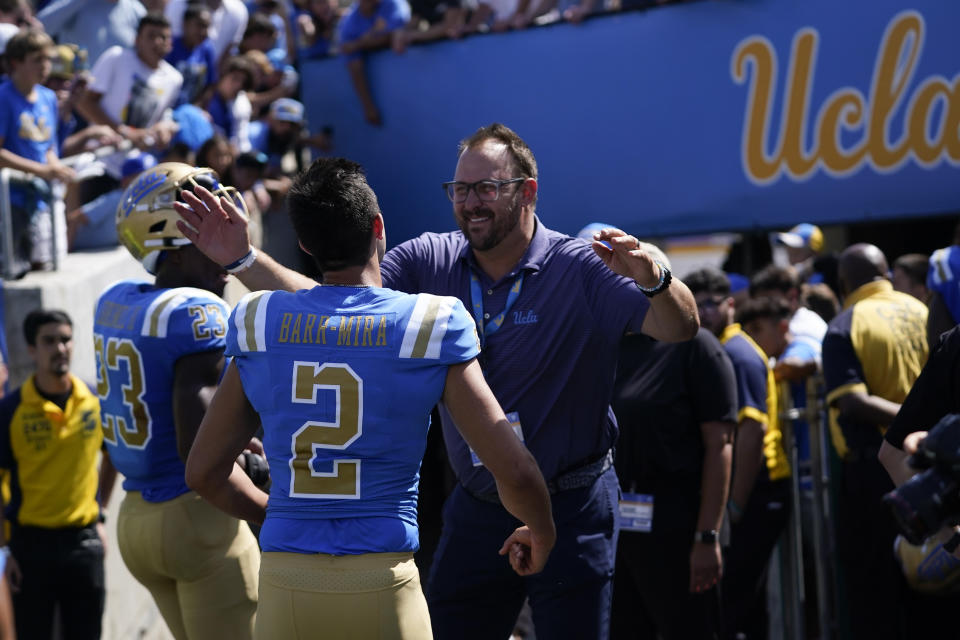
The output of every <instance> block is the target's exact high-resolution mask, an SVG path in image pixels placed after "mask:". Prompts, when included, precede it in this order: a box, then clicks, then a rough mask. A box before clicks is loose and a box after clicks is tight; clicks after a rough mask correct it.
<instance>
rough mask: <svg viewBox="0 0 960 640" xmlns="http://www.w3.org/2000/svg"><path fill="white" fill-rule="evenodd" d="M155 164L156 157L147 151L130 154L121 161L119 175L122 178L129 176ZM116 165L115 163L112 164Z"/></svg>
mask: <svg viewBox="0 0 960 640" xmlns="http://www.w3.org/2000/svg"><path fill="white" fill-rule="evenodd" d="M156 164H157V159H156V158H155V157H153V156H152V155H151V154H149V153H138V154H137V155H135V156H130V157H129V158H127V159H126V160H124V161H123V165H122V166H121V167H120V176H121V177H122V178H129V177H130V176H135V175H138V174H140V173H142V172H144V171H146V170H147V169H152V168H153V167H155V166H156ZM114 166H116V165H114Z"/></svg>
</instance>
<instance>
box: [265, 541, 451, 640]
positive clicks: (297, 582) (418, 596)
mask: <svg viewBox="0 0 960 640" xmlns="http://www.w3.org/2000/svg"><path fill="white" fill-rule="evenodd" d="M254 637H255V638H257V640H275V639H277V638H283V639H284V640H296V639H299V638H302V639H308V638H319V637H323V638H344V639H347V638H349V639H351V640H366V639H367V638H371V639H372V638H376V639H379V640H429V639H430V638H432V637H433V634H432V632H431V628H430V613H429V611H428V610H427V601H426V599H425V598H424V597H423V590H422V589H421V588H420V573H419V571H417V565H416V564H414V562H413V554H412V553H366V554H362V555H348V556H332V555H327V554H323V553H317V554H305V553H280V552H266V553H264V554H263V562H262V564H261V567H260V604H259V607H258V609H257V628H256V632H255V634H254Z"/></svg>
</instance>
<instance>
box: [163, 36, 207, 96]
mask: <svg viewBox="0 0 960 640" xmlns="http://www.w3.org/2000/svg"><path fill="white" fill-rule="evenodd" d="M166 61H167V62H169V63H170V64H171V65H173V66H174V67H176V69H177V71H179V72H180V75H182V76H183V86H182V87H181V88H180V96H179V97H178V98H177V103H176V106H180V105H181V104H186V103H189V102H193V101H194V100H196V99H197V98H198V97H199V96H200V94H201V93H202V92H203V90H204V89H205V88H207V87H209V86H212V85H213V84H214V83H216V81H217V51H216V49H215V48H214V46H213V40H211V39H210V38H207V39H206V40H204V41H203V42H201V43H200V44H198V45H197V46H196V47H194V48H193V49H187V46H186V45H185V44H184V43H183V36H176V37H175V38H174V39H173V48H172V49H171V50H170V53H168V54H167V57H166Z"/></svg>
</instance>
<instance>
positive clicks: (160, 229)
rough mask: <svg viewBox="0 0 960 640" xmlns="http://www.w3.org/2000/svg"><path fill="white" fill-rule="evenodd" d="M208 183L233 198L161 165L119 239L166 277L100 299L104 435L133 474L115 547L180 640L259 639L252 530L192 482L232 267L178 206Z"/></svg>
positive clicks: (128, 209) (206, 176) (130, 208)
mask: <svg viewBox="0 0 960 640" xmlns="http://www.w3.org/2000/svg"><path fill="white" fill-rule="evenodd" d="M198 185H203V186H204V187H206V188H207V189H210V190H212V191H213V192H214V193H217V194H218V195H221V196H224V197H228V198H231V199H235V201H237V202H239V203H242V199H236V198H235V190H233V189H231V188H229V187H223V186H221V185H220V184H219V181H218V178H217V175H216V173H215V172H214V171H213V170H211V169H204V168H195V167H191V166H188V165H185V164H181V163H169V162H168V163H163V164H159V165H157V166H156V167H153V168H152V169H149V170H147V171H144V172H143V173H142V174H141V175H140V176H139V177H138V178H137V179H136V180H135V181H134V182H133V183H131V184H130V186H129V187H128V188H127V190H126V191H125V192H124V194H123V197H122V199H121V202H120V205H119V207H118V208H117V234H118V237H119V239H120V242H122V243H123V245H124V246H125V247H126V248H127V249H128V250H129V251H130V253H131V255H133V256H134V257H135V258H137V259H138V260H140V261H141V262H142V263H143V265H144V267H146V269H147V270H148V271H149V272H150V273H152V274H154V275H155V276H156V279H155V281H154V282H148V281H140V280H125V281H121V282H117V283H115V284H113V285H111V286H110V287H108V288H107V289H106V291H104V292H103V294H101V296H100V299H99V300H98V302H97V307H96V317H95V321H94V340H95V347H96V352H97V393H98V395H99V396H100V400H101V406H102V411H103V427H104V440H105V442H106V444H107V447H108V448H109V450H110V456H111V459H112V460H113V461H114V464H115V465H116V467H117V469H118V470H119V471H120V472H121V473H122V474H123V475H124V477H125V480H124V484H123V486H124V489H125V490H126V491H127V494H126V497H125V498H124V501H123V503H122V505H121V507H120V515H119V518H118V522H117V541H118V544H119V546H120V553H121V555H122V556H123V559H124V562H125V563H126V565H127V568H128V569H129V570H130V572H131V573H132V574H133V575H134V577H135V578H136V579H137V580H139V581H140V582H141V583H142V584H143V585H144V586H145V587H147V589H149V590H150V593H151V594H152V596H153V598H154V600H155V601H156V603H157V606H158V607H159V609H160V612H161V614H162V615H163V618H164V620H165V621H166V623H167V625H168V626H169V627H170V630H171V632H172V633H173V635H174V636H175V637H176V638H177V639H178V640H180V639H197V638H202V639H204V640H207V639H210V638H213V639H216V638H229V639H230V640H234V639H237V638H240V639H242V638H250V637H251V635H252V630H253V623H254V616H255V612H256V597H257V584H258V571H259V564H260V555H259V549H258V547H257V542H256V539H255V538H254V536H253V534H252V533H251V531H250V529H249V527H248V526H247V524H246V523H244V522H241V521H239V520H236V519H234V518H231V517H229V516H227V515H226V514H224V513H222V512H221V511H219V510H217V509H215V508H214V507H212V506H211V505H210V504H208V503H207V502H205V501H204V500H203V499H201V498H200V497H199V496H198V495H196V494H195V493H193V492H192V491H190V490H189V489H188V488H187V486H186V484H185V483H184V461H185V460H186V457H187V454H188V453H189V451H190V446H191V444H192V443H193V438H194V435H195V433H196V429H197V427H198V426H199V424H200V420H201V419H202V417H203V414H204V412H205V411H206V408H207V403H208V400H209V398H210V397H211V396H212V395H213V391H214V390H215V388H216V386H217V382H218V380H219V378H220V374H221V371H222V370H223V366H224V356H223V352H224V347H225V337H226V333H227V326H226V322H227V318H228V316H229V309H228V307H227V304H226V303H225V302H224V301H223V300H222V299H221V298H220V295H221V294H222V292H223V288H224V285H225V284H226V279H227V273H226V271H225V270H224V269H223V268H222V267H220V266H219V265H217V264H215V263H214V262H212V261H211V260H209V259H208V258H206V257H205V256H204V255H203V254H201V253H200V251H198V250H197V249H196V248H195V247H194V246H193V245H192V244H190V241H189V240H187V239H186V238H185V237H184V236H183V235H182V234H181V233H180V231H179V230H178V229H177V226H176V224H175V221H176V220H177V219H178V216H177V214H176V213H175V212H174V210H173V203H174V202H175V201H176V200H177V199H178V198H179V197H180V194H181V193H182V192H183V191H185V190H187V191H192V190H193V189H195V188H196V187H197V186H198Z"/></svg>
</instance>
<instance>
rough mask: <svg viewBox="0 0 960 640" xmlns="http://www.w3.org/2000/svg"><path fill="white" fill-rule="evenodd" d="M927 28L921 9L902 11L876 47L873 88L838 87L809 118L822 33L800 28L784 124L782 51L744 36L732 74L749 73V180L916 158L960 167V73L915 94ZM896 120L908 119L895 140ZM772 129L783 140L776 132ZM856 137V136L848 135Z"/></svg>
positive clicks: (744, 76)
mask: <svg viewBox="0 0 960 640" xmlns="http://www.w3.org/2000/svg"><path fill="white" fill-rule="evenodd" d="M924 34H925V24H924V20H923V16H922V15H920V14H919V13H918V12H916V11H903V12H901V13H898V14H897V15H896V16H894V18H893V19H892V20H891V21H890V23H889V24H888V25H887V28H886V30H885V32H884V34H883V38H882V39H881V41H880V45H879V47H878V49H877V56H876V60H875V62H874V68H873V78H872V80H871V83H870V90H869V91H870V93H869V95H868V96H864V95H863V93H862V92H861V91H860V90H859V89H857V88H855V87H852V86H845V87H841V88H839V89H836V90H835V91H833V92H832V93H831V94H830V95H829V96H827V98H826V99H825V100H824V102H823V104H822V105H820V107H819V109H818V110H817V111H816V114H815V118H814V119H811V116H813V115H814V112H813V110H812V108H811V105H810V93H811V89H812V87H813V83H814V78H815V74H816V65H817V49H818V43H819V39H820V35H819V33H818V32H817V31H816V29H812V28H804V29H801V30H799V31H798V32H797V33H796V34H795V35H794V38H793V45H792V47H791V51H790V64H789V67H788V69H787V75H786V79H785V81H784V96H783V107H782V109H781V113H780V120H779V126H778V127H776V124H777V123H776V119H775V114H774V113H773V104H774V95H775V92H776V91H777V69H778V65H777V53H776V50H775V49H774V47H773V45H772V44H771V43H770V41H769V40H767V39H766V38H764V37H763V36H757V35H754V36H750V37H749V38H746V39H744V40H743V41H741V42H740V43H739V44H738V45H737V47H736V49H735V50H734V52H733V57H732V58H731V61H730V73H731V76H732V77H733V80H734V82H736V83H737V84H745V83H747V81H748V79H749V86H748V93H747V101H746V109H745V112H744V119H743V134H742V142H741V162H742V164H743V171H744V174H745V175H746V176H747V178H748V179H749V180H750V181H751V182H753V183H754V184H757V185H768V184H772V183H774V182H776V181H777V180H778V179H779V178H780V176H781V174H786V175H787V176H788V177H789V178H790V179H792V180H794V181H797V182H801V181H804V180H807V179H809V178H811V177H812V176H814V175H815V174H816V173H817V171H818V170H821V171H824V172H825V173H827V174H828V175H831V176H834V177H844V176H849V175H852V174H854V173H856V172H857V171H859V170H860V169H862V168H863V167H864V166H870V167H872V168H873V169H874V170H875V171H877V172H880V173H890V172H893V171H896V170H898V169H899V168H900V167H902V166H903V165H904V163H906V162H908V161H910V160H912V161H913V162H915V163H916V164H918V165H920V166H922V167H927V168H933V167H935V166H937V165H939V164H940V163H941V162H944V161H946V162H949V163H950V164H951V165H955V166H960V74H957V75H954V77H953V78H952V79H948V78H946V77H944V76H941V75H932V76H929V77H927V78H924V79H922V80H921V81H920V82H918V83H917V85H916V87H915V88H913V89H912V91H909V88H910V86H911V82H912V80H913V76H914V71H915V69H916V66H917V64H918V62H919V59H920V55H921V53H922V51H923V43H924ZM938 108H939V109H938ZM893 122H897V123H898V124H901V125H902V126H901V127H900V129H901V130H902V133H900V134H899V136H898V137H897V139H891V131H890V130H891V123H893ZM933 125H936V126H935V127H933ZM811 127H812V128H811ZM932 127H933V129H932V130H931V128H932ZM772 131H776V134H775V135H776V136H777V137H776V139H775V140H771V139H770V136H771V132H772ZM811 133H812V136H811V135H810V134H811ZM858 133H859V135H857V134H858ZM844 134H846V135H844ZM851 137H853V138H856V141H855V142H852V143H848V144H846V145H845V144H844V143H843V142H842V140H844V139H850V138H851ZM808 138H811V139H812V142H811V143H809V144H808V143H807V142H806V140H807V139H808ZM810 147H812V148H810Z"/></svg>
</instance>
